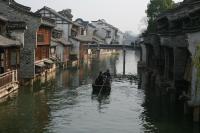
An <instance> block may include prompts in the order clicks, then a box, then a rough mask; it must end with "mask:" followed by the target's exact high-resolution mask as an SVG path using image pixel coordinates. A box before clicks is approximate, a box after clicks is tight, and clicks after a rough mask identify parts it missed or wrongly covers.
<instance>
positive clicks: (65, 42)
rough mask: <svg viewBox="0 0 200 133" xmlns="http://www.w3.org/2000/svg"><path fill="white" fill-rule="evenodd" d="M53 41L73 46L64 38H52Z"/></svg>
mask: <svg viewBox="0 0 200 133" xmlns="http://www.w3.org/2000/svg"><path fill="white" fill-rule="evenodd" d="M51 41H53V42H56V43H60V44H62V45H65V46H71V45H72V43H71V42H69V41H67V40H66V39H64V38H59V39H57V38H52V39H51Z"/></svg>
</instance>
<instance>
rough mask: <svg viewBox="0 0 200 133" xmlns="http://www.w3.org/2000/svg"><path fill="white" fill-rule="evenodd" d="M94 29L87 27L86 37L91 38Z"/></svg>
mask: <svg viewBox="0 0 200 133" xmlns="http://www.w3.org/2000/svg"><path fill="white" fill-rule="evenodd" d="M94 30H95V28H93V27H90V26H88V27H87V35H89V36H92V35H93V33H94Z"/></svg>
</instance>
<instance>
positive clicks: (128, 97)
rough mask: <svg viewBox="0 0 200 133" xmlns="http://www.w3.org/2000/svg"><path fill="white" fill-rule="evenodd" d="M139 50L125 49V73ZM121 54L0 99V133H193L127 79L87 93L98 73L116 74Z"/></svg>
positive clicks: (133, 68)
mask: <svg viewBox="0 0 200 133" xmlns="http://www.w3.org/2000/svg"><path fill="white" fill-rule="evenodd" d="M138 60H139V53H138V52H137V51H136V52H135V51H128V52H127V57H126V70H127V71H126V73H127V74H137V61H138ZM122 67H123V57H122V53H121V54H120V55H110V56H106V55H104V56H101V57H100V58H99V59H92V60H88V61H85V62H84V63H83V65H82V66H81V67H80V69H79V70H76V69H71V70H58V71H57V72H56V73H55V74H52V75H51V76H49V77H48V78H49V80H48V81H45V80H40V81H38V82H37V83H36V84H35V85H34V86H33V87H24V88H20V90H19V91H18V92H17V93H16V94H14V95H13V96H11V97H9V98H6V99H3V100H4V101H3V100H2V102H1V103H0V133H66V132H67V133H143V132H145V133H198V132H199V126H198V125H194V124H192V122H190V120H188V118H186V117H183V115H182V114H181V113H179V112H178V111H177V109H175V107H174V106H168V105H166V103H167V101H164V100H162V99H158V98H156V97H154V95H153V94H151V92H148V91H145V88H139V87H138V81H134V80H132V79H113V82H112V91H111V93H110V95H107V96H101V97H97V96H95V95H92V87H91V83H92V82H93V79H94V78H95V77H96V76H97V75H98V72H99V71H105V70H106V69H110V71H111V72H112V73H117V74H122V71H123V68H122Z"/></svg>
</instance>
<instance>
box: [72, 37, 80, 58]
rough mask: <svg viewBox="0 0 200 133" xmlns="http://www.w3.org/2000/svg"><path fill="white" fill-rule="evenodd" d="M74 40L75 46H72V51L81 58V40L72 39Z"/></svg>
mask: <svg viewBox="0 0 200 133" xmlns="http://www.w3.org/2000/svg"><path fill="white" fill-rule="evenodd" d="M70 40H71V41H72V44H73V47H72V53H75V54H77V57H78V59H79V49H80V42H79V41H77V40H74V39H70Z"/></svg>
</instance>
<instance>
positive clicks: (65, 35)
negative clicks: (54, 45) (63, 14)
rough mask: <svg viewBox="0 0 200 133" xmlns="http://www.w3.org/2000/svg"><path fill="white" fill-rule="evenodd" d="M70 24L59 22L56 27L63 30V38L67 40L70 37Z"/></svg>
mask: <svg viewBox="0 0 200 133" xmlns="http://www.w3.org/2000/svg"><path fill="white" fill-rule="evenodd" d="M69 27H70V26H69V24H57V26H56V28H59V29H62V30H63V38H64V39H65V40H68V39H69Z"/></svg>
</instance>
